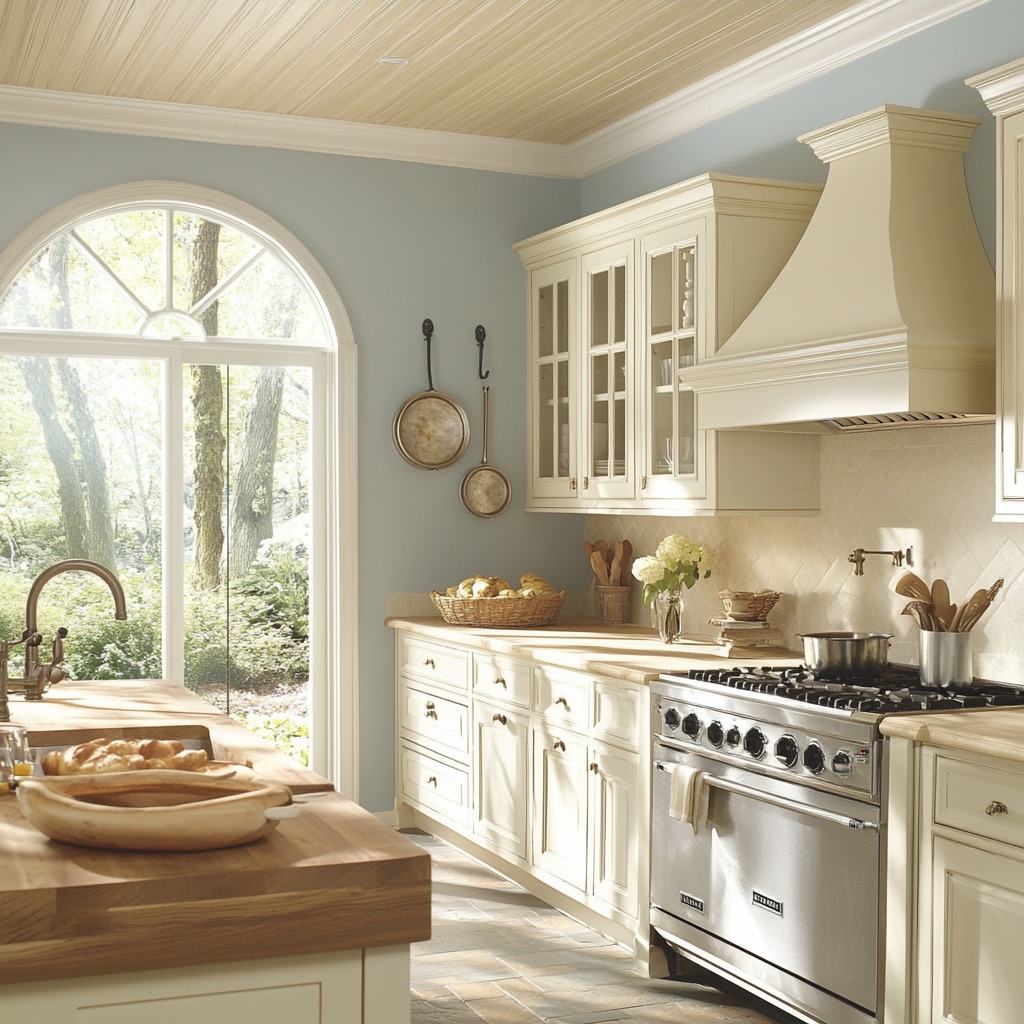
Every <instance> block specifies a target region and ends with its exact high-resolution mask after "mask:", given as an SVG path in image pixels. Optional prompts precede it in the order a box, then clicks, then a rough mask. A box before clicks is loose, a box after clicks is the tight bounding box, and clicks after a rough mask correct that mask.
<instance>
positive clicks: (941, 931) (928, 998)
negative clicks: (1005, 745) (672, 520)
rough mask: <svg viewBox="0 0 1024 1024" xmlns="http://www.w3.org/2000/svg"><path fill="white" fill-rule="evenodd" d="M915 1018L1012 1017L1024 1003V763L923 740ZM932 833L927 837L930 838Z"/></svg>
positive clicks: (1010, 1023) (1008, 1023)
mask: <svg viewBox="0 0 1024 1024" xmlns="http://www.w3.org/2000/svg"><path fill="white" fill-rule="evenodd" d="M921 779H922V808H923V809H930V811H931V814H930V823H929V829H928V837H927V838H926V840H925V842H924V843H923V844H922V857H921V862H920V870H921V887H920V891H919V897H918V934H919V939H920V943H921V954H920V956H919V963H920V964H921V967H922V970H921V976H920V979H919V985H918V1001H919V1006H918V1013H917V1017H916V1021H918V1022H920V1024H925V1022H927V1024H960V1022H963V1021H972V1022H977V1024H1016V1022H1017V1021H1019V1020H1020V1019H1021V1007H1022V1006H1024V974H1022V973H1021V969H1020V965H1021V963H1022V962H1024V765H1017V766H1015V767H1011V766H1010V765H1008V764H1007V763H1006V762H1000V761H997V760H994V759H986V758H981V757H972V758H971V759H970V760H964V759H961V758H959V757H951V756H948V755H947V754H946V753H944V752H939V751H935V750H933V749H931V748H927V747H926V748H925V749H924V751H923V752H922V758H921ZM929 840H930V841H929Z"/></svg>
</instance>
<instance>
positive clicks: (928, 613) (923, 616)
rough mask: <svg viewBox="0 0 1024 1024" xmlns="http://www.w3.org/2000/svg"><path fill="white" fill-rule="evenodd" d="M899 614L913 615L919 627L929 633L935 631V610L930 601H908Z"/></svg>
mask: <svg viewBox="0 0 1024 1024" xmlns="http://www.w3.org/2000/svg"><path fill="white" fill-rule="evenodd" d="M900 614H901V615H913V616H914V618H915V619H916V620H917V624H918V626H920V627H921V629H924V630H927V631H928V632H930V633H934V632H937V623H936V619H935V612H934V609H933V608H932V606H931V602H930V601H910V602H909V603H908V604H907V606H906V607H905V608H904V609H903V611H902V612H901V613H900Z"/></svg>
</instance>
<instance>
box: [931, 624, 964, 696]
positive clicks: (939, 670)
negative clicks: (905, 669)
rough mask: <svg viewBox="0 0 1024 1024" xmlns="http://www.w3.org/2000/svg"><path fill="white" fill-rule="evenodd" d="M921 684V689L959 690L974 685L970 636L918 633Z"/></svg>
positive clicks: (962, 634) (936, 632)
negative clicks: (923, 686) (931, 687)
mask: <svg viewBox="0 0 1024 1024" xmlns="http://www.w3.org/2000/svg"><path fill="white" fill-rule="evenodd" d="M920 635H921V646H920V649H921V661H920V668H921V682H922V683H923V684H924V685H925V686H963V685H970V684H971V683H972V682H974V661H973V657H972V654H971V634H970V632H969V631H968V632H966V633H942V632H938V631H935V632H932V631H929V630H926V629H922V630H921V634H920Z"/></svg>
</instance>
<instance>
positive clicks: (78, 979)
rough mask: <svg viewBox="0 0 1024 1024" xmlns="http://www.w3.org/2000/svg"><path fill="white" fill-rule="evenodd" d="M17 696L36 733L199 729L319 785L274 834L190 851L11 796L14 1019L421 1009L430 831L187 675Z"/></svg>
mask: <svg viewBox="0 0 1024 1024" xmlns="http://www.w3.org/2000/svg"><path fill="white" fill-rule="evenodd" d="M11 711H12V719H13V721H14V723H15V724H18V725H21V726H23V727H25V728H27V729H28V730H29V742H30V744H31V745H33V746H43V745H53V744H62V743H67V744H69V745H70V744H71V743H76V742H81V741H83V740H85V739H91V738H95V737H98V736H105V737H107V738H118V737H122V736H129V737H130V736H140V735H156V736H161V737H171V736H187V737H189V738H195V737H200V738H201V739H202V741H203V742H204V743H205V744H206V745H207V746H208V748H209V751H210V753H211V754H212V756H213V757H214V758H215V759H217V760H219V761H229V762H238V763H242V764H246V763H247V764H249V765H251V769H252V771H253V772H254V774H255V778H256V779H257V780H263V781H268V782H279V783H284V784H285V785H287V786H288V787H289V788H290V789H291V790H292V792H293V794H300V793H302V794H311V795H312V794H317V796H316V798H315V799H313V798H312V796H311V797H310V799H309V802H308V803H304V804H302V805H301V809H300V810H299V813H298V814H297V815H296V816H295V817H293V818H289V819H286V820H284V821H281V822H280V823H279V825H278V827H277V829H276V830H275V831H273V832H272V833H271V834H270V835H268V836H267V837H266V838H264V839H261V840H258V841H256V842H254V843H250V844H246V845H243V846H238V847H232V848H229V849H223V850H211V851H199V852H189V853H150V852H125V851H109V850H99V849H88V848H84V847H75V846H70V845H65V844H62V843H57V842H53V841H51V840H49V839H47V838H46V837H45V836H44V835H43V834H42V833H41V832H39V831H37V830H36V829H35V828H34V827H33V826H32V825H31V824H29V823H28V822H27V821H26V820H25V819H24V818H23V817H22V815H21V813H20V811H19V809H18V805H17V799H16V797H15V796H13V795H5V796H3V797H0V921H2V922H3V929H2V941H0V986H2V987H0V1008H2V1010H3V1018H4V1019H8V1018H10V1019H15V1018H16V1016H17V1015H18V1014H19V1013H20V1015H21V1016H29V1015H34V1016H37V1017H39V1018H40V1019H42V1018H43V1015H44V1014H45V1015H46V1016H47V1017H48V1018H49V1019H51V1020H60V1021H70V1020H75V1021H81V1022H88V1024H91V1022H93V1021H96V1022H99V1021H102V1022H103V1024H120V1022H122V1021H124V1022H127V1021H128V1020H137V1019H138V1017H139V1015H140V1014H142V1015H144V1016H145V1017H146V1019H147V1020H148V1021H150V1022H156V1024H170V1022H171V1021H172V1020H174V1021H177V1020H179V1019H181V1018H182V1016H183V1015H184V1016H185V1018H186V1019H188V1020H189V1021H190V1024H212V1022H214V1021H216V1022H217V1024H223V1022H224V1021H226V1020H243V1019H244V1020H246V1021H248V1022H250V1024H278V1022H280V1021H281V1020H288V1021H290V1022H295V1024H326V1022H328V1021H330V1022H331V1024H396V1022H401V1021H403V1020H405V1021H407V1020H408V1015H409V985H408V976H409V943H410V942H414V941H418V940H422V939H426V938H428V937H429V935H430V859H429V856H428V855H427V854H425V853H423V852H422V851H421V850H420V849H419V848H418V847H417V846H416V845H415V844H413V843H411V842H410V841H409V840H407V839H406V838H404V837H403V836H401V835H399V834H398V833H397V832H395V831H394V830H392V829H391V828H389V827H387V826H386V825H384V824H383V823H381V822H380V821H379V820H378V819H377V818H375V817H374V816H373V815H371V814H369V813H368V812H366V811H364V810H363V809H362V808H360V807H359V806H358V805H357V804H355V803H354V802H352V801H351V800H348V799H347V798H345V797H343V796H341V795H340V794H338V793H335V792H333V791H332V787H331V785H330V783H329V782H328V781H327V780H326V779H323V778H322V777H320V776H318V775H316V774H315V773H314V772H311V771H308V770H306V769H304V768H303V767H301V766H300V765H297V764H296V763H295V762H293V761H291V760H290V759H288V758H287V757H285V756H284V755H282V754H280V753H279V752H278V751H277V750H276V749H274V748H273V746H272V745H270V744H269V743H268V742H267V741H264V740H262V739H260V738H259V737H257V736H255V735H254V734H252V733H251V732H249V731H248V730H246V729H244V728H243V727H242V726H240V725H238V724H237V723H235V722H233V721H232V720H231V719H229V718H228V717H227V716H225V715H222V714H220V713H219V712H218V711H217V709H216V708H214V707H212V706H211V705H209V704H207V703H206V702H205V701H203V700H201V699H199V698H197V697H196V696H194V695H193V694H191V693H189V692H188V691H187V690H185V689H184V688H182V687H181V686H178V685H175V684H173V683H169V682H166V681H113V682H82V683H63V684H61V685H59V686H56V687H54V688H53V689H51V691H50V692H49V693H48V694H47V696H46V698H45V700H43V701H42V702H27V701H22V700H17V699H15V700H12V701H11Z"/></svg>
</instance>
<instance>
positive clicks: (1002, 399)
mask: <svg viewBox="0 0 1024 1024" xmlns="http://www.w3.org/2000/svg"><path fill="white" fill-rule="evenodd" d="M967 84H968V85H970V86H973V87H974V88H976V89H977V90H978V91H979V92H980V93H981V95H982V98H983V99H984V100H985V102H986V104H988V107H989V109H990V110H991V111H992V112H993V113H994V114H995V115H996V175H997V187H996V223H997V225H998V232H997V234H998V251H997V253H996V309H997V310H998V313H997V320H996V332H997V353H998V354H997V363H996V366H997V371H996V515H995V518H996V520H997V521H1003V522H1020V521H1022V520H1024V385H1022V383H1021V382H1022V381H1024V376H1022V374H1024V202H1022V197H1024V152H1022V150H1024V59H1021V60H1018V61H1015V62H1014V63H1012V64H1007V65H1004V66H1003V67H1001V68H996V69H995V70H994V71H989V72H987V73H985V74H982V75H977V76H976V77H974V78H970V79H968V80H967Z"/></svg>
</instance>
